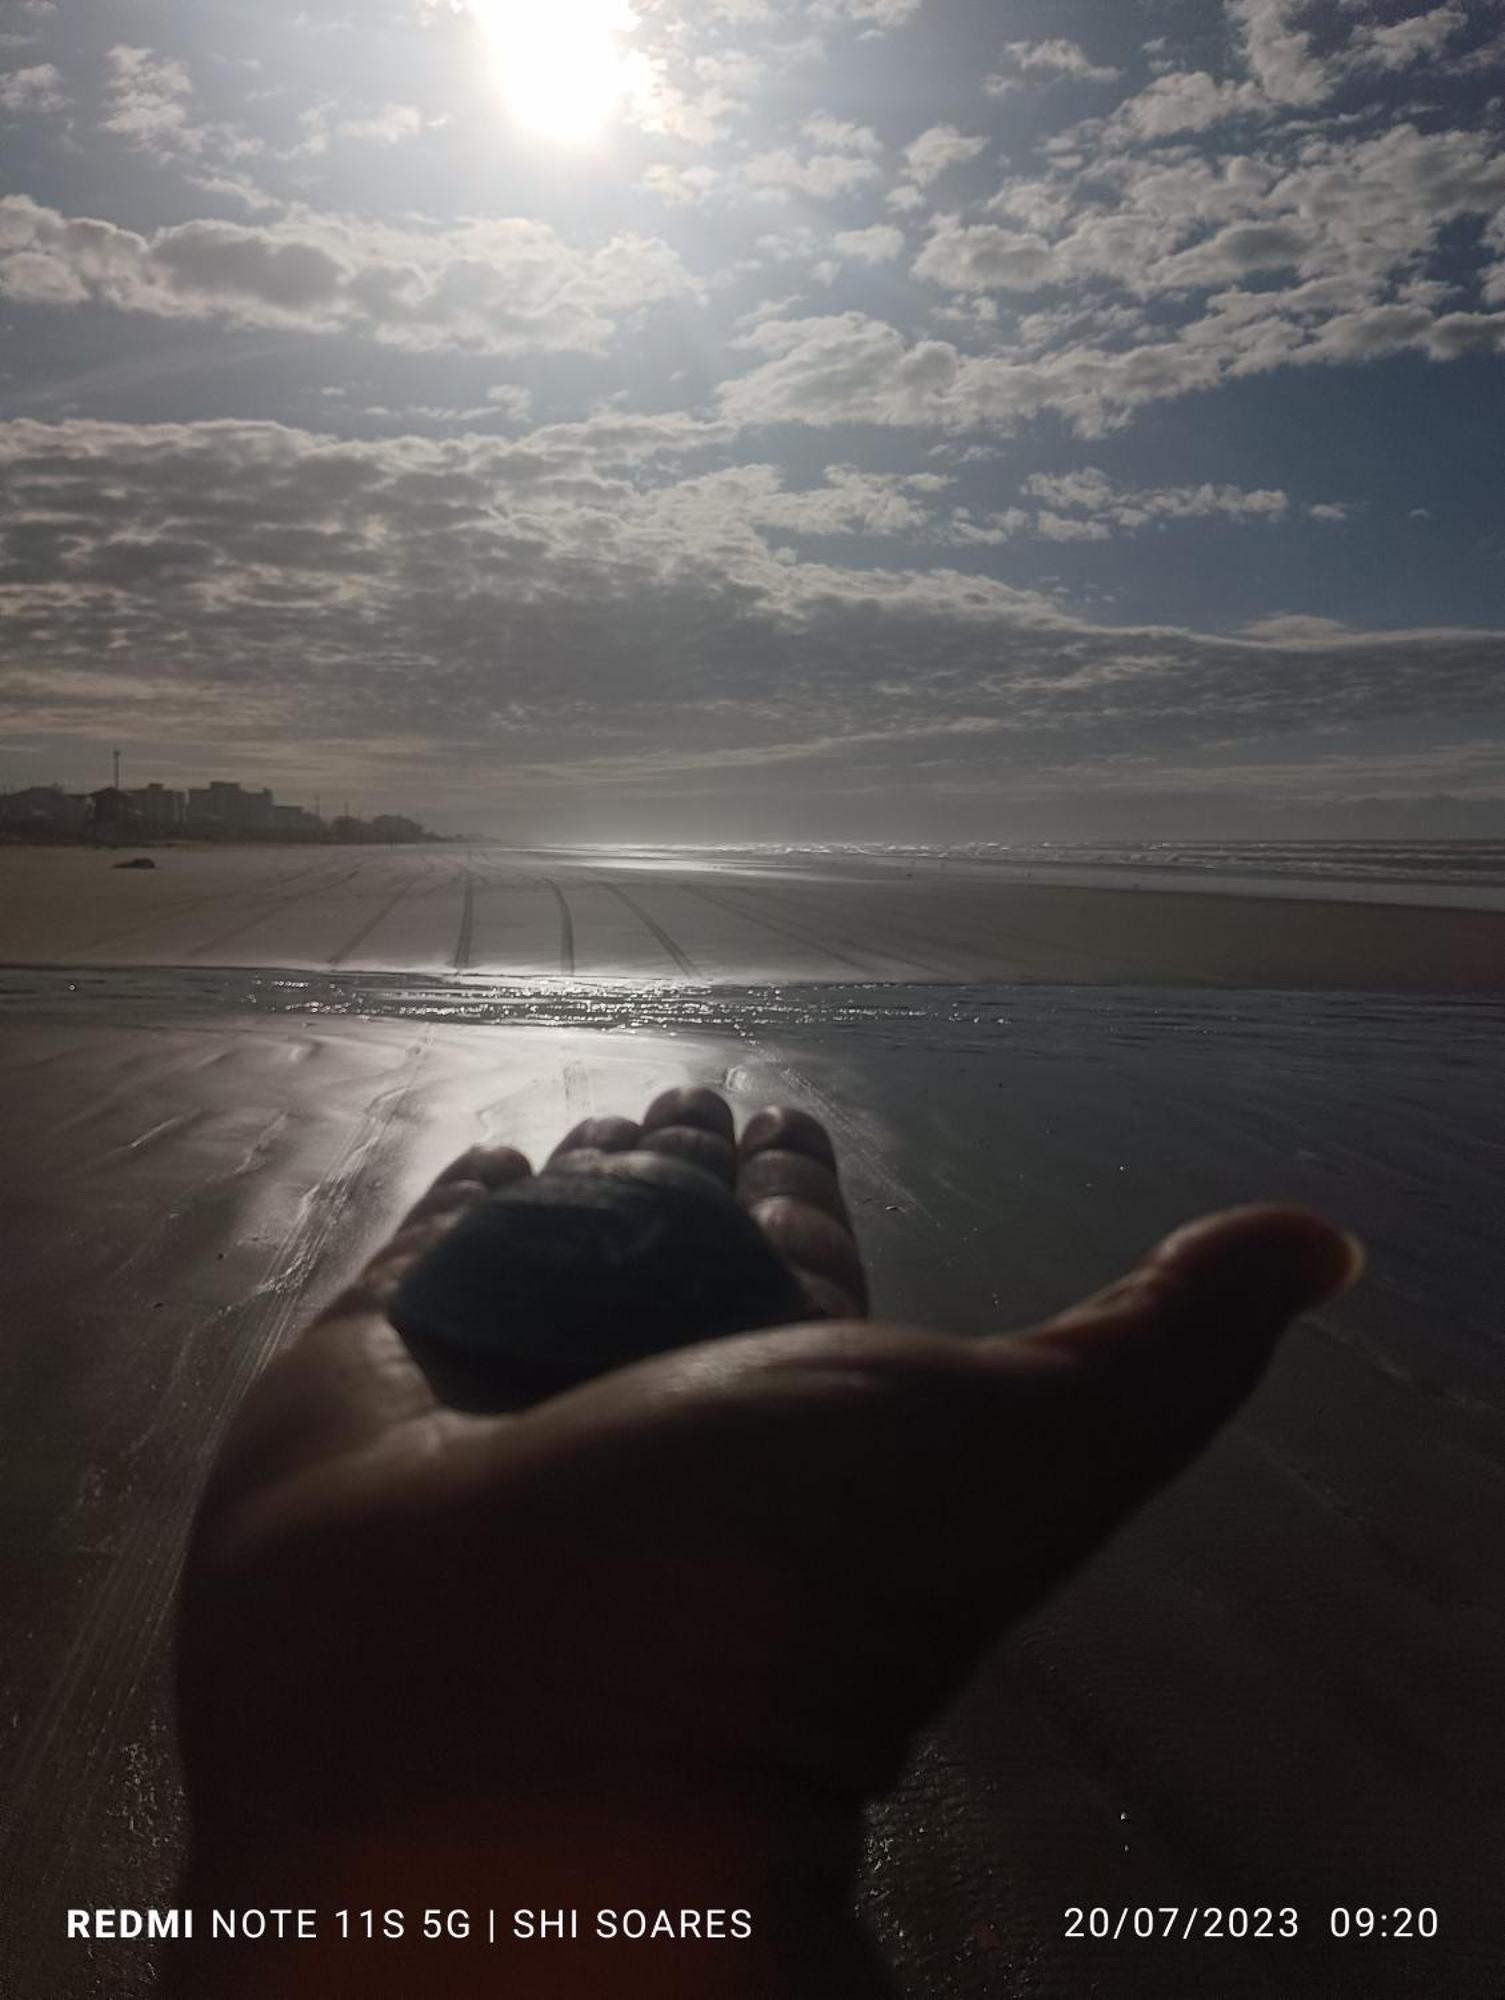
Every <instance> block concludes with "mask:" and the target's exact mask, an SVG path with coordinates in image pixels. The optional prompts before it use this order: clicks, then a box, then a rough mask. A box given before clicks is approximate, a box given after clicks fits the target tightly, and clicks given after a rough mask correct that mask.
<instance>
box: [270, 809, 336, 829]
mask: <svg viewBox="0 0 1505 2000" xmlns="http://www.w3.org/2000/svg"><path fill="white" fill-rule="evenodd" d="M323 830H324V822H323V820H321V819H320V818H319V817H318V816H317V814H315V813H311V812H310V811H309V810H308V808H307V807H306V806H279V805H277V804H275V803H274V804H273V806H272V831H273V833H322V832H323Z"/></svg>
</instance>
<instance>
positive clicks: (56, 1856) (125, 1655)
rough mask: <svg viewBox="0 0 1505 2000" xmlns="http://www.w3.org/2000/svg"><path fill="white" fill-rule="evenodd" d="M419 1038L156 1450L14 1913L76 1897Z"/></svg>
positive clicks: (16, 1863)
mask: <svg viewBox="0 0 1505 2000" xmlns="http://www.w3.org/2000/svg"><path fill="white" fill-rule="evenodd" d="M432 1034H433V1030H432V1028H425V1029H424V1030H423V1031H422V1033H421V1034H419V1035H418V1036H417V1037H415V1039H414V1041H413V1042H412V1043H411V1044H410V1045H409V1047H408V1050H407V1053H406V1056H405V1058H404V1059H403V1068H402V1072H401V1074H400V1076H399V1078H398V1081H397V1082H396V1083H395V1084H393V1085H392V1086H391V1087H390V1088H389V1089H387V1090H385V1091H383V1092H381V1093H380V1095H379V1096H377V1097H376V1098H375V1099H373V1100H372V1102H371V1103H370V1104H369V1105H368V1106H367V1108H366V1111H365V1114H364V1116H363V1117H362V1120H361V1123H360V1125H359V1127H358V1128H357V1130H356V1131H355V1133H354V1134H353V1135H352V1137H351V1139H350V1141H349V1143H348V1144H347V1146H346V1147H345V1149H344V1150H343V1152H342V1153H341V1154H340V1155H339V1157H338V1159H337V1160H336V1161H335V1162H334V1164H333V1166H332V1167H331V1168H330V1169H329V1171H328V1172H327V1173H326V1174H325V1175H324V1176H323V1177H322V1179H321V1180H319V1181H318V1182H317V1183H316V1184H315V1185H314V1186H313V1187H311V1188H310V1189H309V1190H308V1192H307V1193H306V1194H305V1195H304V1197H303V1199H302V1201H301V1202H300V1203H299V1207H298V1214H297V1216H296V1218H295V1219H294V1221H293V1223H292V1225H291V1227H290V1228H289V1229H288V1231H287V1233H286V1235H285V1236H284V1237H283V1240H282V1242H281V1243H280V1244H279V1245H278V1247H277V1249H276V1251H275V1252H274V1253H273V1255H272V1257H271V1258H270V1259H269V1261H268V1267H267V1268H268V1276H267V1278H266V1279H265V1280H264V1282H263V1283H262V1284H261V1285H260V1286H259V1287H258V1288H257V1291H256V1292H255V1293H253V1294H252V1299H251V1301H250V1306H251V1308H252V1309H251V1310H250V1312H249V1314H248V1317H249V1324H248V1325H245V1326H243V1327H241V1328H238V1329H237V1328H236V1327H235V1326H234V1324H233V1322H234V1321H235V1319H236V1318H237V1316H238V1315H240V1314H242V1313H246V1312H247V1302H245V1301H242V1302H239V1303H238V1304H237V1305H235V1306H231V1307H227V1308H223V1309H221V1311H220V1312H219V1313H218V1314H216V1315H214V1316H213V1317H212V1318H211V1319H210V1320H209V1321H208V1322H207V1324H206V1328H205V1332H206V1333H207V1332H208V1331H209V1330H210V1329H211V1328H213V1327H214V1326H215V1323H216V1321H220V1322H224V1321H229V1322H231V1325H230V1327H229V1329H228V1333H229V1337H227V1338H223V1339H222V1340H221V1341H220V1342H219V1343H218V1345H219V1348H220V1351H221V1353H222V1354H223V1356H224V1357H225V1359H224V1362H223V1365H222V1366H221V1367H220V1369H219V1370H218V1371H217V1374H216V1375H215V1377H214V1378H213V1379H212V1380H211V1381H209V1382H208V1383H206V1385H205V1388H204V1391H203V1394H202V1400H199V1401H197V1407H196V1408H195V1410H194V1412H193V1420H192V1425H191V1428H185V1429H183V1430H180V1431H179V1432H178V1433H177V1438H178V1442H179V1443H180V1445H181V1446H182V1449H181V1450H180V1451H178V1452H170V1451H167V1450H163V1451H161V1452H160V1453H158V1454H157V1455H156V1462H157V1465H158V1467H159V1472H158V1477H157V1479H156V1481H155V1482H154V1483H153V1484H152V1485H151V1486H150V1487H149V1488H147V1489H146V1490H144V1491H143V1492H142V1493H141V1494H140V1504H139V1505H138V1507H137V1509H136V1519H135V1524H134V1526H133V1527H132V1529H131V1530H130V1532H129V1533H128V1535H127V1536H126V1537H125V1539H124V1541H123V1542H122V1544H121V1546H120V1548H119V1550H118V1552H117V1553H116V1555H115V1557H114V1559H113V1560H112V1562H111V1563H110V1566H109V1570H108V1572H107V1574H106V1576H105V1578H104V1580H103V1582H102V1584H101V1586H100V1588H99V1589H98V1591H97V1592H96V1593H95V1597H94V1602H93V1604H92V1606H91V1607H90V1610H89V1612H88V1614H87V1616H86V1617H85V1619H84V1621H83V1623H82V1625H81V1627H80V1629H79V1632H78V1634H77V1636H76V1637H75V1639H74V1641H73V1644H72V1645H71V1647H70V1648H69V1650H68V1653H67V1656H66V1658H65V1660H64V1664H63V1667H62V1671H61V1672H60V1673H59V1675H58V1677H57V1679H56V1681H55V1682H54V1684H53V1688H52V1691H51V1694H50V1696H49V1699H48V1700H47V1702H46V1704H45V1706H44V1707H43V1709H42V1710H41V1712H40V1714H39V1715H38V1716H37V1717H36V1720H35V1721H34V1722H33V1724H32V1726H31V1729H30V1730H29V1731H28V1732H27V1735H26V1737H25V1738H24V1740H23V1742H22V1745H21V1748H20V1752H19V1755H18V1757H17V1760H16V1765H15V1770H14V1776H13V1779H12V1782H11V1785H10V1787H9V1790H8V1796H7V1798H6V1801H5V1813H4V1818H3V1820H0V1898H3V1901H4V1903H6V1904H8V1905H9V1906H10V1908H11V1910H12V1911H16V1910H20V1909H22V1908H27V1909H35V1908H37V1907H42V1906H46V1907H51V1906H53V1905H57V1904H59V1903H60V1902H61V1901H62V1900H63V1884H64V1883H65V1882H66V1881H67V1879H68V1877H69V1873H70V1870H71V1868H72V1865H73V1861H74V1857H75V1855H76V1853H77V1850H78V1847H79V1843H80V1842H81V1840H82V1839H83V1838H84V1837H85V1835H86V1834H87V1832H88V1831H89V1827H90V1823H91V1820H92V1817H93V1813H94V1810H95V1808H96V1804H97V1800H98V1796H99V1791H100V1786H101V1783H102V1781H103V1779H104V1777H105V1775H106V1774H107V1771H108V1768H109V1764H110V1760H111V1758H112V1756H113V1755H114V1754H115V1752H116V1750H117V1748H118V1746H119V1741H120V1735H121V1730H122V1727H123V1725H124V1723H125V1722H126V1720H127V1719H128V1718H129V1716H130V1714H131V1711H132V1709H133V1708H134V1706H135V1705H136V1703H137V1702H138V1700H139V1698H140V1696H141V1692H142V1689H143V1687H144V1685H145V1683H146V1680H147V1678H148V1676H149V1675H150V1674H151V1673H152V1672H153V1671H154V1670H155V1668H156V1667H157V1665H158V1664H159V1662H160V1660H161V1658H162V1652H163V1640H164V1632H165V1627H166V1623H167V1618H168V1614H169V1610H170V1608H171V1603H172V1598H173V1593H174V1590H175V1589H176V1586H177V1580H178V1574H179V1571H180V1570H181V1568H182V1562H183V1554H184V1550H185V1548H186V1545H187V1539H188V1528H189V1524H190V1521H191V1519H192V1514H193V1509H194V1506H195V1504H196V1502H197V1499H198V1495H199V1492H200V1489H201V1487H202V1485H203V1481H204V1477H205V1475H206V1473H207V1472H208V1469H209V1466H210V1464H211V1463H212V1461H213V1459H214V1455H215V1453H216V1452H217V1451H218V1449H219V1445H220V1441H221V1439H222V1438H223V1436H224V1434H225V1431H226V1430H227V1429H228V1427H229V1424H230V1421H231V1419H232V1417H233V1416H234V1414H235V1411H236V1409H237V1408H238V1407H239V1405H240V1402H241V1400H242V1398H243V1397H244V1395H245V1392H246V1390H247V1389H248V1388H249V1387H250V1385H251V1382H252V1381H253V1380H254V1379H255V1377H256V1375H257V1374H259V1373H260V1371H261V1369H262V1367H263V1365H264V1364H265V1363H266V1362H267V1361H268V1360H270V1359H271V1357H272V1355H273V1354H274V1353H275V1352H276V1351H277V1349H278V1348H279V1347H281V1346H282V1345H283V1343H284V1342H285V1341H286V1339H287V1337H288V1335H289V1333H290V1331H291V1330H292V1327H293V1325H294V1322H295V1320H296V1319H297V1317H298V1316H299V1315H300V1314H301V1312H302V1310H303V1308H304V1303H305V1298H306V1294H307V1290H308V1286H309V1283H310V1281H311V1279H312V1277H313V1276H314V1274H315V1272H316V1271H317V1269H318V1266H319V1264H320V1262H321V1260H322V1258H323V1256H324V1254H325V1251H326V1249H327V1248H328V1245H329V1243H330V1240H331V1239H332V1238H333V1236H334V1235H335V1233H336V1231H337V1230H338V1229H339V1228H340V1226H341V1224H342V1223H343V1222H344V1221H345V1219H346V1217H347V1215H348V1213H349V1211H350V1209H351V1207H352V1205H353V1203H354V1201H355V1199H356V1197H357V1196H358V1194H359V1192H360V1190H361V1187H362V1185H363V1183H364V1181H365V1179H366V1177H367V1175H368V1174H369V1173H370V1171H371V1170H372V1167H373V1165H374V1164H375V1163H376V1162H377V1161H378V1159H379V1157H380V1156H381V1154H382V1152H383V1150H384V1147H385V1146H386V1143H387V1141H388V1138H389V1135H390V1133H391V1131H392V1127H393V1125H394V1123H395V1121H396V1119H397V1117H398V1115H399V1113H400V1111H401V1109H402V1106H403V1104H404V1102H405V1101H406V1099H407V1098H408V1096H409V1094H410V1093H411V1091H412V1089H413V1086H414V1084H415V1083H416V1081H417V1077H418V1073H419V1070H420V1068H421V1066H422V1062H423V1058H424V1055H425V1053H426V1051H427V1048H428V1044H429V1041H430V1039H431V1037H432ZM5 1929H6V1931H7V1932H8V1936H9V1944H10V1947H11V1949H12V1952H13V1956H12V1957H11V1958H10V1961H9V1964H8V1968H7V1969H8V1971H9V1972H10V1974H11V1976H12V1977H13V1979H14V1981H15V1985H14V1989H13V1990H14V1991H15V1992H17V1993H30V1992H36V1991H38V1990H40V1989H39V1988H38V1987H37V1986H36V1984H35V1982H34V1980H33V1979H32V1977H31V1974H32V1972H33V1970H34V1969H35V1964H36V1954H37V1951H38V1949H39V1947H40V1946H41V1945H42V1944H43V1943H44V1942H45V1940H44V1938H43V1937H42V1935H41V1934H40V1932H39V1931H38V1929H37V1927H36V1926H34V1925H29V1924H28V1925H22V1924H19V1923H10V1924H7V1925H6V1926H5Z"/></svg>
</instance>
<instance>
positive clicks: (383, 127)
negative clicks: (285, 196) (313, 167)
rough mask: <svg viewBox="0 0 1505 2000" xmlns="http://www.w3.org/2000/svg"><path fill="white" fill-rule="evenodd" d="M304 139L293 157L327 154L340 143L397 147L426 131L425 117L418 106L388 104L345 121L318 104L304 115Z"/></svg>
mask: <svg viewBox="0 0 1505 2000" xmlns="http://www.w3.org/2000/svg"><path fill="white" fill-rule="evenodd" d="M300 123H301V124H302V126H303V131H304V138H303V140H302V142H301V143H300V144H299V145H297V146H295V147H294V148H293V149H292V157H295V158H296V157H299V156H306V155H309V154H314V155H317V154H320V153H327V152H328V150H329V148H330V146H331V145H332V144H333V142H334V141H335V140H336V139H345V140H348V141H350V142H352V143H353V144H356V145H372V146H397V145H400V144H401V143H402V142H403V141H404V140H406V139H416V138H417V137H418V136H419V134H420V133H421V132H422V131H423V128H424V121H423V114H422V112H421V111H420V110H419V109H418V107H417V105H416V104H384V105H382V106H381V107H380V109H378V110H376V111H372V112H369V113H368V114H366V115H365V116H363V117H356V118H341V117H338V116H337V115H336V111H335V107H334V106H333V105H332V104H316V105H313V106H311V107H310V109H308V110H307V111H305V112H304V113H303V115H302V118H301V120H300Z"/></svg>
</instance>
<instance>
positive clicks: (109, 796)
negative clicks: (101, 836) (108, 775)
mask: <svg viewBox="0 0 1505 2000" xmlns="http://www.w3.org/2000/svg"><path fill="white" fill-rule="evenodd" d="M89 805H90V807H91V811H90V815H89V817H90V819H91V820H92V821H93V824H94V826H95V827H96V828H97V829H98V830H99V831H100V832H109V833H133V832H135V831H136V829H137V828H138V827H139V826H140V825H141V814H140V812H139V810H138V809H137V805H136V801H135V800H134V799H133V798H132V797H131V795H130V793H129V792H123V791H122V790H121V789H120V787H119V786H118V785H101V786H100V788H99V790H98V791H97V792H90V794H89Z"/></svg>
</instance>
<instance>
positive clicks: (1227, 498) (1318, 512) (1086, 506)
mask: <svg viewBox="0 0 1505 2000" xmlns="http://www.w3.org/2000/svg"><path fill="white" fill-rule="evenodd" d="M1024 491H1025V492H1026V493H1028V494H1030V495H1031V496H1032V497H1033V498H1035V499H1037V500H1044V501H1046V502H1048V503H1049V505H1050V506H1051V507H1052V508H1053V509H1062V508H1064V509H1065V510H1067V511H1068V512H1069V513H1071V514H1080V515H1083V516H1086V517H1087V525H1088V526H1090V527H1092V528H1093V529H1094V530H1101V535H1102V537H1106V536H1107V535H1109V534H1110V533H1112V532H1113V530H1114V529H1121V530H1125V531H1129V532H1133V531H1134V530H1136V529H1139V528H1143V527H1147V526H1149V525H1151V524H1155V525H1160V524H1163V523H1164V522H1166V521H1189V520H1198V519H1203V520H1205V519H1210V518H1215V517H1221V518H1223V519H1226V520H1232V521H1243V522H1248V521H1267V522H1273V521H1281V520H1284V519H1285V517H1286V515H1287V513H1288V512H1289V510H1290V505H1291V502H1290V496H1289V495H1288V494H1286V493H1284V492H1282V491H1281V490H1280V489H1279V488H1278V487H1255V488H1252V489H1251V488H1247V487H1242V486H1235V485H1231V484H1223V485H1218V484H1215V483H1213V482H1211V481H1204V482H1203V483H1202V484H1200V485H1197V486H1140V487H1123V486H1117V485H1115V484H1114V482H1113V481H1112V480H1110V479H1109V478H1108V476H1107V474H1106V473H1105V472H1103V471H1101V470H1100V469H1099V468H1098V467H1097V466H1094V465H1089V466H1084V467H1083V468H1082V469H1081V470H1080V471H1078V472H1067V473H1043V472H1037V473H1033V474H1032V475H1031V476H1030V477H1029V478H1028V479H1026V480H1025V482H1024ZM1308 511H1309V512H1310V513H1311V514H1313V515H1314V516H1315V517H1316V518H1318V519H1319V520H1342V518H1343V516H1344V513H1345V511H1346V510H1345V509H1344V508H1343V507H1342V506H1339V505H1335V504H1332V503H1326V502H1324V503H1319V504H1318V505H1317V506H1314V507H1312V508H1310V509H1309V510H1308ZM1045 518H1046V517H1045V515H1044V514H1042V515H1041V516H1040V521H1041V522H1042V523H1043V522H1044V520H1045ZM1052 518H1053V520H1054V521H1055V523H1056V527H1057V529H1058V530H1060V529H1063V528H1066V527H1069V526H1070V525H1071V524H1070V523H1063V522H1062V521H1061V519H1060V516H1059V514H1056V515H1053V516H1052ZM1040 532H1041V533H1042V534H1043V533H1045V532H1047V531H1046V529H1045V528H1044V527H1043V526H1042V527H1041V529H1040ZM1072 532H1075V529H1073V530H1072ZM1065 538H1066V537H1065V535H1064V534H1061V533H1058V534H1057V539H1065Z"/></svg>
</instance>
